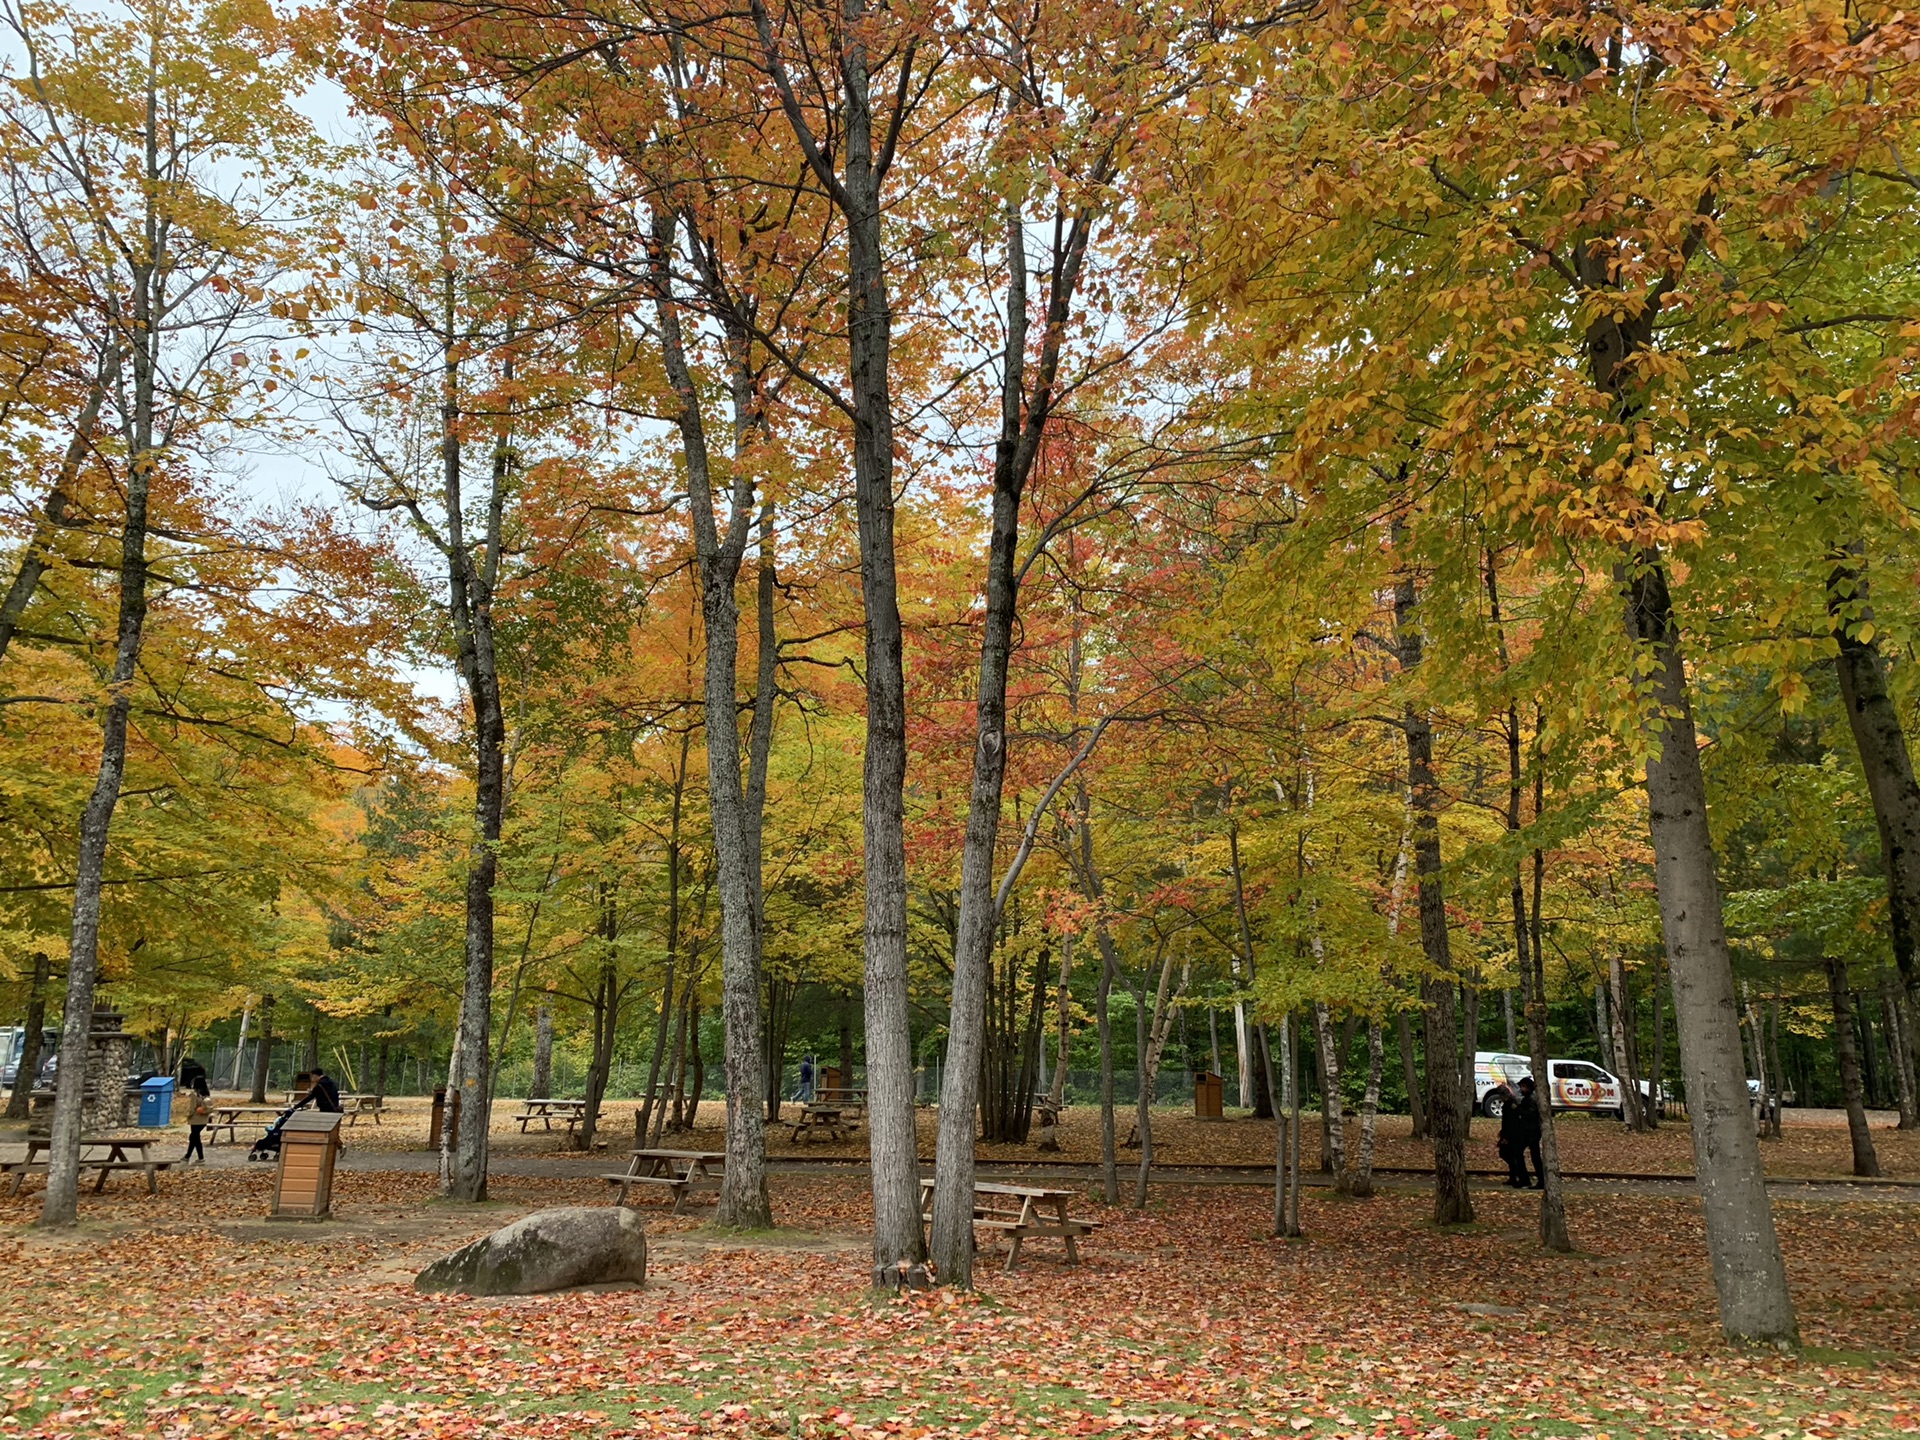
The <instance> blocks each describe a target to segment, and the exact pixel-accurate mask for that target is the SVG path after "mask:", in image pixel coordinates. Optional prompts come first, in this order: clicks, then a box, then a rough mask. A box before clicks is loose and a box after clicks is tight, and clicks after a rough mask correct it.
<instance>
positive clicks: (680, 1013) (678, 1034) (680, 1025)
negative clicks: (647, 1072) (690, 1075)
mask: <svg viewBox="0 0 1920 1440" xmlns="http://www.w3.org/2000/svg"><path fill="white" fill-rule="evenodd" d="M687 969H688V974H687V983H686V985H685V986H684V987H683V988H682V989H681V991H680V1003H679V1006H678V1008H677V1012H676V1014H675V1017H674V1022H673V1044H672V1045H671V1047H670V1048H669V1049H668V1051H667V1074H666V1079H665V1081H664V1083H663V1087H662V1092H661V1095H660V1100H659V1103H658V1104H657V1105H656V1106H655V1107H654V1111H653V1134H652V1135H651V1136H650V1137H649V1138H648V1140H647V1143H648V1144H649V1145H653V1146H657V1145H659V1143H660V1137H661V1135H662V1134H663V1133H664V1132H665V1130H666V1128H667V1121H668V1111H669V1106H668V1104H667V1092H668V1091H671V1092H672V1093H673V1101H674V1103H673V1105H672V1107H671V1109H672V1110H673V1111H674V1112H675V1113H674V1115H673V1121H674V1124H675V1125H676V1126H677V1125H678V1124H679V1115H678V1113H677V1112H678V1111H679V1109H680V1105H681V1101H680V1084H681V1075H682V1067H683V1066H684V1065H685V1063H686V1054H687V1005H688V1003H689V1001H690V1000H691V999H692V997H693V986H694V978H695V977H694V975H693V973H692V971H693V967H692V966H691V965H689V966H688V967H687Z"/></svg>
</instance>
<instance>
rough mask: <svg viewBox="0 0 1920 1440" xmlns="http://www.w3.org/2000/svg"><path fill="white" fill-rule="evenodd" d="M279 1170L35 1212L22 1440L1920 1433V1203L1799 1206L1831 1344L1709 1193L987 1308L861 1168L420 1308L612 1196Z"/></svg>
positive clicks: (1234, 1253)
mask: <svg viewBox="0 0 1920 1440" xmlns="http://www.w3.org/2000/svg"><path fill="white" fill-rule="evenodd" d="M269 1184H270V1176H269V1174H268V1173H267V1171H266V1169H265V1167H258V1168H254V1169H251V1170H249V1169H234V1168H215V1169H212V1170H208V1171H191V1172H187V1173H185V1174H177V1175H173V1176H169V1177H168V1178H167V1180H166V1181H165V1183H164V1189H163V1193H162V1194H161V1195H160V1196H159V1197H157V1198H154V1199H149V1198H147V1197H145V1196H143V1195H140V1194H138V1193H137V1190H136V1188H135V1187H133V1186H131V1185H126V1184H124V1183H122V1184H120V1185H118V1186H117V1187H115V1188H114V1189H110V1190H109V1192H108V1193H107V1194H106V1195H104V1196H102V1197H99V1198H98V1199H95V1198H92V1197H88V1198H87V1199H86V1200H85V1201H83V1206H82V1213H83V1219H84V1224H83V1228H82V1230H81V1231H80V1232H79V1233H78V1234H77V1235H72V1236H67V1237H61V1238H47V1237H42V1236H40V1235H38V1234H37V1233H35V1232H32V1231H30V1230H28V1229H27V1228H26V1222H27V1221H29V1220H30V1219H31V1217H32V1215H33V1214H34V1213H35V1209H36V1197H35V1196H33V1195H31V1194H30V1195H28V1196H25V1197H22V1198H21V1199H19V1200H6V1201H0V1225H4V1226H5V1227H6V1234H7V1235H8V1236H10V1237H11V1238H10V1239H8V1240H7V1241H5V1242H4V1243H5V1244H7V1245H8V1247H9V1248H10V1251H11V1253H10V1254H9V1255H8V1256H7V1263H6V1264H5V1265H4V1267H0V1290H3V1291H4V1294H0V1317H4V1318H0V1332H3V1333H0V1405H4V1409H5V1412H6V1413H5V1414H4V1417H0V1434H30V1435H43V1436H88V1437H91V1436H154V1437H188V1436H192V1437H211V1436H234V1437H256V1436H282V1435H286V1436H292V1435H300V1436H329V1435H339V1436H367V1435H372V1436H394V1437H408V1436H476V1437H478V1436H498V1437H520V1436H540V1437H547V1436H552V1437H559V1436H577V1435H595V1436H598V1435H605V1436H617V1435H649V1436H651V1435H660V1436H679V1435H725V1436H747V1435H796V1434H797V1435H803V1436H841V1435H865V1434H875V1435H878V1434H894V1435H904V1436H917V1435H938V1436H946V1435H958V1434H978V1435H995V1436H1014V1435H1081V1434H1102V1435H1116V1436H1118V1435H1183V1436H1184V1435H1195V1436H1200V1435H1217V1436H1257V1435H1263V1434H1264V1435H1276V1436H1277V1435H1289V1436H1291V1435H1300V1436H1308V1435H1311V1436H1333V1435H1343V1436H1361V1435H1364V1436H1387V1437H1398V1436H1426V1437H1434V1440H1438V1437H1441V1436H1493V1437H1505V1436H1555V1435H1578V1436H1601V1435H1605V1436H1608V1437H1610V1440H1625V1437H1630V1436H1669V1435H1671V1436H1757V1437H1787V1436H1794V1437H1798V1436H1823V1437H1824V1436H1835V1437H1838V1436H1843V1435H1844V1436H1878V1435H1894V1434H1912V1433H1920V1205H1912V1204H1900V1203H1885V1202H1868V1203H1855V1204H1833V1203H1796V1202H1791V1201H1782V1202H1780V1203H1778V1204H1777V1206H1776V1209H1777V1213H1778V1216H1779V1223H1780V1226H1781V1230H1782V1234H1783V1239H1784V1243H1785V1245H1786V1248H1787V1252H1788V1259H1789V1264H1790V1266H1791V1269H1792V1274H1793V1280H1794V1286H1795V1292H1796V1297H1797V1300H1798V1303H1799V1306H1800V1314H1801V1321H1802V1326H1803V1330H1804V1335H1805V1339H1806V1340H1807V1342H1808V1349H1807V1351H1806V1353H1805V1354H1804V1355H1803V1356H1802V1357H1799V1358H1796V1359H1790V1360H1789V1359H1782V1358H1780V1357H1776V1356H1770V1355H1769V1356H1742V1355H1736V1354H1733V1353H1730V1352H1728V1351H1727V1350H1726V1349H1725V1348H1724V1347H1722V1346H1721V1345H1720V1344H1719V1343H1718V1342H1717V1336H1716V1331H1715V1323H1714V1310H1713V1304H1712V1296H1711V1292H1710V1288H1709V1286H1708V1282H1707V1270H1706V1263H1705V1258H1704V1254H1703V1251H1702V1242H1701V1235H1700V1222H1699V1212H1698V1207H1697V1206H1696V1205H1695V1204H1694V1203H1693V1202H1691V1201H1688V1200H1683V1199H1669V1198H1601V1199H1593V1198H1581V1199H1579V1200H1577V1201H1576V1205H1575V1209H1574V1214H1573V1223H1574V1227H1575V1232H1576V1239H1577V1240H1578V1242H1579V1243H1580V1244H1581V1245H1582V1246H1583V1252H1582V1253H1581V1254H1579V1255H1576V1256H1547V1255H1543V1254H1541V1253H1540V1252H1539V1251H1538V1250H1537V1249H1536V1248H1535V1247H1534V1245H1533V1243H1532V1223H1533V1215H1534V1205H1533V1202H1532V1200H1531V1198H1530V1197H1527V1196H1517V1195H1513V1194H1510V1193H1507V1192H1504V1191H1483V1192H1481V1193H1480V1195H1479V1197H1478V1203H1479V1206H1480V1210H1481V1223H1480V1224H1478V1225H1476V1226H1474V1227H1472V1228H1471V1229H1469V1230H1467V1231H1464V1232H1460V1233H1446V1234H1443V1233H1438V1232H1436V1231H1435V1230H1434V1229H1433V1228H1432V1227H1431V1226H1429V1225H1427V1224H1426V1223H1425V1220H1424V1212H1425V1202H1424V1200H1423V1198H1422V1197H1421V1196H1420V1195H1418V1194H1417V1193H1405V1192H1403V1193H1393V1194H1387V1195H1383V1196H1381V1197H1379V1198H1377V1199H1375V1200H1372V1201H1369V1202H1358V1201H1341V1200H1338V1199H1335V1198H1333V1197H1332V1196H1330V1195H1325V1194H1322V1193H1319V1192H1309V1194H1308V1195H1307V1197H1306V1203H1305V1217H1304V1218H1305V1221H1306V1225H1307V1228H1308V1230H1309V1231H1310V1238H1309V1239H1308V1240H1307V1241H1306V1242H1304V1243H1292V1244H1286V1243H1281V1242H1276V1241H1274V1240H1271V1239H1268V1238H1265V1234H1264V1231H1265V1228H1266V1217H1267V1211H1268V1207H1269V1205H1270V1196H1269V1195H1266V1194H1264V1193H1263V1192H1261V1191H1259V1190H1256V1189H1247V1188H1219V1187H1214V1188H1197V1187H1196V1188H1185V1187H1156V1189H1155V1191H1154V1194H1153V1204H1152V1206H1151V1207H1150V1208H1149V1209H1148V1210H1147V1211H1145V1212H1144V1213H1135V1212H1131V1211H1128V1210H1125V1209H1113V1210H1107V1209H1104V1208H1103V1207H1101V1206H1099V1205H1097V1204H1096V1203H1094V1202H1093V1201H1092V1200H1091V1199H1088V1200H1086V1201H1083V1202H1080V1203H1079V1204H1077V1205H1076V1210H1077V1211H1079V1212H1081V1213H1086V1214H1089V1215H1096V1216H1097V1218H1099V1219H1101V1220H1102V1221H1104V1222H1105V1224H1104V1228H1103V1229H1102V1230H1101V1231H1100V1232H1099V1234H1098V1236H1097V1237H1096V1238H1095V1239H1093V1240H1092V1241H1091V1242H1089V1243H1088V1244H1087V1245H1086V1247H1085V1250H1086V1257H1087V1258H1086V1263H1085V1264H1083V1265H1082V1266H1081V1267H1080V1268H1078V1269H1068V1268H1065V1267H1064V1266H1061V1265H1059V1264H1057V1263H1055V1261H1054V1260H1053V1259H1052V1258H1051V1256H1050V1255H1049V1252H1048V1250H1047V1247H1046V1246H1044V1245H1040V1246H1038V1247H1036V1248H1037V1251H1038V1253H1037V1254H1035V1256H1034V1259H1033V1262H1032V1263H1031V1264H1025V1265H1023V1267H1022V1269H1021V1270H1020V1272H1018V1273H1016V1274H1014V1275H1011V1276H1003V1275H1001V1274H1000V1273H998V1270H997V1267H991V1266H989V1267H985V1268H984V1269H983V1273H984V1274H985V1276H986V1284H985V1289H984V1293H983V1294H982V1295H981V1296H979V1297H978V1298H976V1299H972V1300H965V1301H962V1300H957V1299H955V1298H954V1297H951V1296H947V1295H934V1296H920V1297H913V1298H911V1299H909V1300H905V1301H901V1300H884V1299H883V1300H876V1299H875V1298H874V1297H873V1296H872V1295H871V1294H870V1293H869V1292H868V1291H867V1289H866V1288H865V1276H866V1273H867V1263H868V1257H867V1249H866V1241H865V1239H864V1237H863V1234H862V1231H863V1227H864V1226H865V1223H866V1218H867V1205H866V1196H865V1191H864V1183H863V1182H862V1181H861V1180H860V1179H858V1178H857V1177H853V1176H847V1177H841V1176H830V1177H810V1176H809V1177H801V1176H782V1177H778V1178H777V1179H776V1182H775V1200H776V1205H777V1209H778V1212H779V1215H780V1219H781V1221H782V1224H783V1227H784V1228H783V1230H782V1232H781V1233H780V1234H779V1235H777V1236H775V1237H774V1238H773V1239H772V1240H771V1241H764V1242H761V1243H758V1244H751V1245H749V1244H745V1243H742V1242H740V1241H737V1240H735V1239H732V1238H730V1237H726V1236H722V1235H716V1234H713V1233H711V1232H710V1231H708V1230H707V1229H705V1228H703V1227H702V1226H701V1223H700V1221H699V1218H698V1217H697V1216H695V1217H689V1218H685V1219H674V1218H672V1217H670V1216H668V1215H667V1214H666V1212H665V1210H664V1208H661V1209H648V1210H646V1211H644V1212H643V1213H645V1214H646V1216H647V1218H648V1223H649V1230H650V1232H651V1233H652V1235H653V1237H654V1240H655V1256H654V1278H653V1281H652V1283H651V1284H650V1285H649V1286H648V1287H647V1288H646V1289H644V1290H638V1289H624V1290H605V1291H599V1292H593V1293H580V1294H569V1295H561V1296H548V1297H539V1298H531V1299H524V1300H513V1301H497V1300H487V1301H476V1300H469V1299H455V1298H443V1297H432V1298H429V1297H422V1296H417V1295H415V1294H414V1292H413V1291H412V1290H411V1288H410V1285H409V1281H410V1279H411V1276H412V1273H413V1271H414V1270H415V1269H416V1268H417V1267H418V1266H419V1265H421V1264H423V1263H424V1262H425V1261H426V1260H428V1259H429V1258H431V1257H433V1256H434V1255H436V1254H439V1253H443V1252H444V1251H445V1250H447V1249H448V1248H451V1247H452V1246H453V1245H455V1244H457V1243H459V1242H461V1241H464V1240H465V1239H467V1238H469V1237H471V1236H472V1235H474V1234H477V1233H480V1232H482V1231H484V1230H486V1229H489V1228H492V1227H494V1226H496V1225H498V1224H501V1223H504V1222H505V1221H506V1220H507V1219H509V1218H512V1217H513V1216H515V1215H518V1214H521V1213H524V1212H526V1211H528V1210H531V1209H535V1208H539V1207H542V1206H545V1205H549V1204H556V1203H570V1202H571V1203H579V1202H585V1203H604V1196H603V1195H602V1194H601V1193H600V1192H599V1191H598V1190H596V1189H595V1188H594V1187H593V1186H592V1184H591V1183H590V1182H587V1181H584V1180H572V1179H565V1178H558V1179H555V1178H502V1179H500V1180H499V1181H498V1182H497V1184H496V1185H495V1187H494V1193H495V1197H496V1198H495V1200H494V1202H493V1203H491V1204H489V1205H488V1206H485V1207H461V1206H452V1205H447V1204H444V1203H442V1202H440V1201H438V1200H436V1199H434V1198H433V1197H432V1193H431V1192H432V1183H431V1180H430V1178H429V1177H426V1176H420V1175H409V1174H399V1173H394V1172H352V1173H347V1174H344V1175H342V1176H341V1177H340V1180H339V1189H338V1194H337V1202H336V1203H337V1209H338V1212H339V1214H340V1216H341V1219H340V1220H339V1221H338V1222H337V1223H335V1224H333V1225H328V1226H318V1227H315V1226H301V1225H289V1224H281V1225H275V1224H269V1223H266V1222H265V1221H263V1220H262V1219H261V1218H260V1217H261V1216H262V1215H263V1214H264V1213H265V1210H266V1206H267V1194H268V1186H269Z"/></svg>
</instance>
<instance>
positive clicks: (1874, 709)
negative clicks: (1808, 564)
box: [1827, 543, 1920, 1070]
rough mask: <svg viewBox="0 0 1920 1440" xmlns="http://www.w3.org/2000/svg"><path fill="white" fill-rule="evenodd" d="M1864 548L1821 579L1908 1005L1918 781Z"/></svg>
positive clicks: (1915, 922) (1914, 994)
mask: <svg viewBox="0 0 1920 1440" xmlns="http://www.w3.org/2000/svg"><path fill="white" fill-rule="evenodd" d="M1862 554H1863V547H1862V546H1860V545H1859V544H1857V543H1856V544H1854V545H1853V546H1850V547H1848V549H1846V550H1844V551H1841V552H1839V553H1838V554H1836V556H1835V557H1834V558H1835V561H1836V563H1835V565H1834V568H1833V571H1832V573H1831V575H1830V577H1829V579H1828V582H1827V613H1828V615H1829V617H1830V618H1831V620H1832V623H1833V638H1834V642H1835V644H1836V646H1837V647H1838V654H1837V655H1836V656H1835V659H1834V668H1835V670H1836V672H1837V673H1838V675H1839V679H1840V699H1841V701H1842V703H1843V704H1844V705H1845V707H1846V711H1847V724H1848V726H1849V727H1850V728H1851V729H1852V731H1853V743H1854V747H1855V749H1857V750H1858V751H1859V752H1860V768H1861V770H1862V771H1863V772H1864V773H1865V775H1866V779H1867V793H1868V795H1869V796H1871V797H1872V800H1873V817H1874V820H1875V822H1876V823H1877V824H1878V826H1879V830H1880V857H1881V861H1882V863H1883V864H1884V866H1885V868H1886V872H1887V920H1888V924H1887V929H1888V932H1889V938H1890V939H1891V940H1892V943H1893V958H1894V963H1895V965H1896V966H1897V967H1898V968H1899V971H1900V983H1901V987H1902V988H1903V989H1904V990H1905V991H1906V997H1907V1008H1908V1010H1909V1012H1910V1013H1911V1012H1913V1011H1914V1009H1915V1007H1916V1005H1917V1004H1920V959H1916V951H1920V780H1916V779H1915V778H1914V772H1913V758H1912V755H1911V753H1910V752H1909V750H1908V748H1907V736H1906V730H1905V729H1904V727H1903V726H1902V725H1901V722H1900V711H1899V709H1898V707H1897V706H1896V705H1895V703H1894V699H1893V695H1892V692H1891V691H1890V690H1889V688H1888V685H1887V662H1886V657H1885V656H1884V655H1882V654H1881V651H1880V641H1879V639H1878V637H1877V636H1875V635H1874V633H1873V631H1872V630H1871V629H1870V628H1867V627H1869V626H1870V624H1871V622H1872V619H1873V608H1872V606H1871V604H1870V603H1869V599H1868V588H1867V585H1868V582H1867V576H1866V568H1865V563H1864V561H1863V560H1862V558H1861V557H1862ZM1907 1056H1908V1064H1909V1065H1910V1066H1911V1067H1913V1068H1915V1069H1916V1070H1920V1033H1915V1028H1914V1027H1909V1033H1908V1035H1907Z"/></svg>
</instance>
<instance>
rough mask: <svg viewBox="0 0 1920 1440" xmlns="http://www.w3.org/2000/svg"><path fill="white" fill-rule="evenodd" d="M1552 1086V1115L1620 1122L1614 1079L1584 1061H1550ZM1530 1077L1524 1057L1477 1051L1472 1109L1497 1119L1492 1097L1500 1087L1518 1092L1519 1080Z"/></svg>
mask: <svg viewBox="0 0 1920 1440" xmlns="http://www.w3.org/2000/svg"><path fill="white" fill-rule="evenodd" d="M1547 1070H1548V1073H1549V1075H1550V1076H1551V1083H1550V1084H1549V1085H1548V1087H1547V1092H1546V1093H1547V1096H1548V1099H1549V1103H1550V1104H1551V1105H1552V1106H1553V1112H1554V1114H1556V1115H1558V1114H1561V1113H1563V1112H1565V1111H1568V1110H1582V1111H1585V1112H1587V1113H1588V1114H1594V1115H1610V1116H1612V1117H1613V1118H1614V1119H1616V1120H1617V1119H1620V1118H1621V1108H1620V1107H1621V1105H1622V1104H1623V1101H1622V1099H1621V1095H1622V1090H1621V1085H1620V1081H1619V1079H1618V1078H1617V1077H1616V1076H1613V1075H1610V1074H1608V1073H1607V1072H1606V1071H1605V1070H1602V1069H1601V1068H1600V1067H1599V1066H1598V1065H1595V1064H1593V1063H1592V1062H1591V1061H1587V1060H1549V1061H1548V1062H1547ZM1531 1074H1533V1061H1532V1060H1530V1059H1528V1058H1527V1057H1526V1056H1525V1055H1514V1054H1509V1053H1507V1052H1505V1051H1501V1050H1478V1051H1475V1052H1474V1056H1473V1102H1474V1107H1475V1108H1476V1109H1477V1110H1479V1112H1480V1113H1481V1114H1482V1115H1485V1116H1486V1117H1487V1118H1488V1119H1491V1120H1497V1119H1499V1118H1500V1111H1501V1108H1502V1106H1501V1097H1500V1096H1499V1095H1497V1094H1495V1093H1494V1091H1495V1090H1496V1088H1497V1087H1499V1086H1501V1085H1506V1086H1510V1087H1512V1088H1514V1089H1516V1090H1517V1089H1518V1088H1519V1085H1520V1077H1521V1076H1523V1075H1531Z"/></svg>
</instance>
